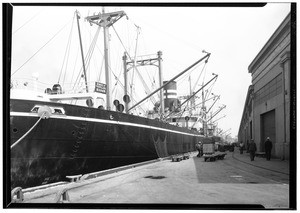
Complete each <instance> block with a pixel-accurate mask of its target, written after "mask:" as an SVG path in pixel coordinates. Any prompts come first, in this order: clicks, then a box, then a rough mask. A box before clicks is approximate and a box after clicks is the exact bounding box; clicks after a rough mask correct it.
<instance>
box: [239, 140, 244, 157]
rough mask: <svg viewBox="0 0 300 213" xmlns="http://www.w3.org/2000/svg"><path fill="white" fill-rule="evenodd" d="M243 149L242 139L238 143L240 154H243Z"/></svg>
mask: <svg viewBox="0 0 300 213" xmlns="http://www.w3.org/2000/svg"><path fill="white" fill-rule="evenodd" d="M243 150H244V143H243V141H241V143H240V154H243Z"/></svg>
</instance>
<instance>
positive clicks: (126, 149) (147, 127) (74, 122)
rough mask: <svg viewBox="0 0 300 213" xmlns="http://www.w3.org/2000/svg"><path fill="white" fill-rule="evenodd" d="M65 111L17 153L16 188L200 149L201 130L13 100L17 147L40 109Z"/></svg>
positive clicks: (14, 152) (12, 123)
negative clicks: (47, 108)
mask: <svg viewBox="0 0 300 213" xmlns="http://www.w3.org/2000/svg"><path fill="white" fill-rule="evenodd" d="M37 105H40V106H43V105H47V106H49V107H60V108H63V109H64V113H52V114H51V116H50V118H48V119H42V120H40V122H39V123H38V124H37V126H36V127H35V128H34V129H33V130H32V131H31V132H30V133H29V134H28V135H27V136H26V137H25V138H24V139H23V140H22V141H20V142H19V143H18V144H17V145H16V146H14V147H13V148H12V149H11V153H10V159H11V188H14V187H17V186H20V187H23V188H26V187H32V186H38V185H41V184H46V183H52V182H57V181H61V180H65V177H66V176H67V175H77V174H87V173H91V172H96V171H101V170H105V169H110V168H114V167H119V166H124V165H128V164H133V163H138V162H143V161H147V160H152V159H156V158H162V157H167V156H169V155H174V154H178V153H185V152H190V151H194V150H195V145H196V143H197V142H198V141H200V140H203V136H201V135H200V134H199V133H198V132H197V131H193V130H189V129H187V128H182V127H178V126H174V125H170V124H168V123H164V122H161V121H158V120H152V119H147V118H143V117H138V116H134V115H130V114H125V113H120V112H115V111H107V110H100V109H96V108H88V107H82V106H74V105H69V104H61V103H55V102H40V101H29V100H14V99H11V101H10V113H11V114H10V136H11V137H10V138H11V141H10V143H11V145H12V144H14V143H15V142H16V141H17V140H18V139H19V138H21V137H22V136H23V135H24V134H25V133H26V132H27V131H28V130H29V129H30V128H31V127H32V126H33V125H34V124H35V123H36V122H37V121H38V119H39V116H38V113H37V112H34V111H33V112H32V109H33V108H34V106H37Z"/></svg>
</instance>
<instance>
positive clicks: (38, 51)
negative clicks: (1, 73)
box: [11, 21, 70, 76]
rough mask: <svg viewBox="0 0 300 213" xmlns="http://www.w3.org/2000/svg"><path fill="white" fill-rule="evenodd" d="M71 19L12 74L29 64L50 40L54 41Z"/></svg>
mask: <svg viewBox="0 0 300 213" xmlns="http://www.w3.org/2000/svg"><path fill="white" fill-rule="evenodd" d="M69 22H70V21H68V22H67V23H66V24H65V25H64V26H63V27H62V28H61V29H60V30H59V31H58V32H56V33H55V34H54V36H53V37H51V38H50V39H49V40H48V41H47V42H46V43H45V44H44V45H43V46H42V47H41V48H40V49H38V50H37V51H36V52H35V53H34V54H33V55H32V56H31V57H29V59H27V60H26V61H25V62H24V63H23V64H22V65H21V66H20V67H19V68H18V69H16V70H15V71H14V72H13V73H12V74H11V76H13V75H14V74H16V73H17V72H18V71H19V70H20V69H21V68H22V67H23V66H24V65H25V64H27V63H28V62H29V61H30V60H31V59H32V58H33V57H34V56H35V55H36V54H37V53H39V52H40V51H41V50H42V49H43V48H44V47H45V46H46V45H47V44H49V43H50V41H52V40H53V39H54V38H55V37H56V36H57V35H58V34H59V33H60V32H61V31H62V30H63V29H64V28H65V27H66V26H67V25H68V24H69Z"/></svg>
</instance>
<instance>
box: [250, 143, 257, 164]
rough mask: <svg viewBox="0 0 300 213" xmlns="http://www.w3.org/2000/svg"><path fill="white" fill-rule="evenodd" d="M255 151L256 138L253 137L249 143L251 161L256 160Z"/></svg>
mask: <svg viewBox="0 0 300 213" xmlns="http://www.w3.org/2000/svg"><path fill="white" fill-rule="evenodd" d="M255 152H256V144H255V143H254V140H253V139H251V141H250V144H249V153H250V160H251V161H254V157H255Z"/></svg>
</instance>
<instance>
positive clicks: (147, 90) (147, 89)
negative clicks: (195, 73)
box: [112, 26, 155, 104]
mask: <svg viewBox="0 0 300 213" xmlns="http://www.w3.org/2000/svg"><path fill="white" fill-rule="evenodd" d="M112 28H113V29H114V31H115V33H116V35H117V37H118V38H119V40H120V42H121V44H122V46H123V48H124V49H125V52H126V53H127V55H128V57H129V59H130V60H132V58H131V57H130V55H129V53H128V51H127V49H126V48H125V46H124V44H123V42H122V40H121V38H120V36H119V35H118V33H117V31H116V29H115V27H114V26H112ZM134 69H136V71H137V74H138V76H139V78H140V80H141V81H142V84H143V86H144V88H145V89H146V94H147V95H148V93H151V92H150V89H149V87H148V86H147V84H146V82H145V81H144V79H143V77H142V75H141V74H140V72H139V71H138V69H137V68H136V67H134ZM151 101H152V103H153V104H154V103H155V99H154V98H153V97H152V98H151Z"/></svg>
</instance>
